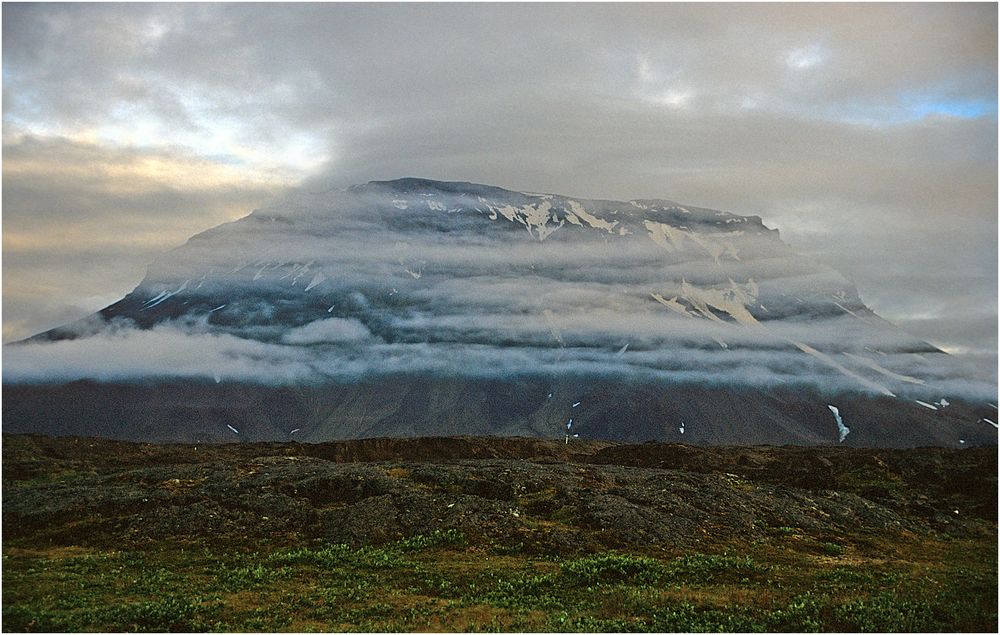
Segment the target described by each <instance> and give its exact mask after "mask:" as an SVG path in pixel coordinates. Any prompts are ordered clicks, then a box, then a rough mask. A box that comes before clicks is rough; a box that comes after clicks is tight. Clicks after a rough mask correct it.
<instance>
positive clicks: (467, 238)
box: [4, 179, 996, 445]
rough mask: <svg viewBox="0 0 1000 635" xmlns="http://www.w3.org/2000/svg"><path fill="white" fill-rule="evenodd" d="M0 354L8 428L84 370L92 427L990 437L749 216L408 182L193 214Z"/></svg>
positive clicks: (921, 346)
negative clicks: (198, 229) (94, 409)
mask: <svg viewBox="0 0 1000 635" xmlns="http://www.w3.org/2000/svg"><path fill="white" fill-rule="evenodd" d="M42 350H46V351H55V352H57V353H58V352H60V351H62V352H66V351H78V352H77V353H75V354H68V355H64V356H60V355H55V356H49V357H44V356H40V354H39V352H40V351H42ZM88 354H89V357H88ZM5 356H6V357H7V360H5V361H8V364H6V366H8V368H11V367H12V368H13V370H12V371H11V372H6V371H7V370H8V369H5V372H6V374H5V381H6V382H7V383H8V390H7V392H8V393H9V392H10V390H12V389H16V391H17V395H22V393H23V395H24V398H23V399H16V400H15V404H14V405H13V406H12V407H11V408H8V406H7V404H6V403H5V406H4V416H5V426H10V425H11V423H10V421H9V420H8V418H9V417H10V418H12V419H11V420H12V421H13V422H14V423H13V425H15V426H20V427H23V428H24V429H37V428H38V423H37V420H38V417H37V416H35V415H34V414H32V413H33V412H34V411H36V410H37V409H39V408H43V406H42V405H41V404H43V403H54V402H56V401H59V397H58V395H63V394H67V392H66V390H67V389H66V388H65V387H60V386H52V385H51V384H52V382H56V383H58V384H60V385H61V384H64V383H65V382H69V381H84V382H86V381H87V380H93V379H97V380H100V381H101V382H103V383H99V384H88V383H83V384H75V390H78V391H83V392H84V393H87V394H88V395H89V396H88V397H87V399H98V400H101V401H103V402H105V403H118V402H116V399H117V397H113V396H112V393H113V394H115V395H119V397H120V404H121V409H122V410H121V412H118V413H117V414H115V415H114V416H112V417H107V418H105V419H102V420H103V421H104V423H101V424H99V425H98V424H97V423H94V422H93V418H91V420H92V422H91V423H90V424H87V425H88V426H90V428H94V432H95V433H100V434H111V435H114V436H124V437H127V438H165V439H175V438H178V439H192V440H193V439H197V438H205V439H212V438H216V437H218V438H220V439H224V438H245V437H246V436H247V435H249V436H250V437H253V438H258V439H269V438H289V437H290V435H292V434H297V435H300V436H299V437H298V438H302V439H309V440H321V439H330V438H344V437H358V436H399V435H402V436H409V435H428V434H532V435H540V436H563V435H565V434H569V435H574V434H580V435H581V436H585V435H586V436H592V437H600V438H612V439H628V440H644V439H646V438H658V439H664V438H676V439H682V440H688V441H693V442H702V443H762V442H767V443H784V442H792V443H807V444H812V443H830V442H832V443H837V442H845V443H860V444H868V445H881V444H892V445H899V444H902V445H913V444H924V443H933V444H947V445H951V444H956V445H964V444H967V443H983V442H995V438H996V437H995V428H994V427H993V426H992V425H991V424H990V422H992V421H995V419H996V416H995V410H991V409H990V407H989V406H988V405H987V401H988V399H989V394H990V391H992V393H993V394H995V386H992V387H990V386H988V385H985V386H984V385H975V384H974V383H972V384H970V383H969V382H968V381H967V380H966V378H962V377H960V376H958V374H957V373H956V372H955V371H954V370H953V369H952V368H951V367H950V366H949V361H948V359H947V356H945V355H943V354H942V353H940V351H937V350H936V349H935V348H934V347H932V346H930V345H928V344H926V343H924V342H921V341H919V340H917V339H915V338H913V337H911V336H909V335H907V334H905V333H903V332H901V331H900V330H898V329H897V328H895V327H893V326H892V325H891V324H889V323H887V322H885V321H884V320H882V319H881V318H879V317H878V316H877V315H875V314H874V313H873V312H872V311H871V310H870V309H868V308H867V307H866V306H865V305H864V304H863V302H862V301H861V299H860V298H859V297H858V294H857V291H856V289H855V288H854V286H853V285H852V284H851V283H850V282H849V281H847V280H846V279H844V278H843V277H842V276H841V275H839V274H838V273H837V272H835V271H833V270H832V269H830V268H828V267H825V266H822V265H819V264H817V263H814V262H811V261H810V260H808V259H806V258H803V257H801V256H799V255H797V254H795V253H794V252H792V251H791V250H790V249H789V248H788V247H787V246H786V245H785V244H784V243H782V242H781V240H780V238H779V236H778V232H777V231H775V230H772V229H769V228H767V227H765V226H764V225H763V223H762V222H761V220H760V219H759V218H757V217H743V216H735V215H732V214H728V213H725V212H719V211H714V210H707V209H700V208H694V207H689V206H682V205H679V204H676V203H673V202H670V201H664V200H634V201H628V202H613V201H589V200H580V199H572V198H567V197H563V196H557V195H550V194H529V193H521V192H512V191H508V190H503V189H500V188H496V187H490V186H485V185H475V184H469V183H442V182H436V181H428V180H422V179H401V180H397V181H389V182H372V183H368V184H366V185H361V186H355V187H351V188H348V189H346V190H341V191H335V192H325V193H304V192H303V193H299V194H297V195H296V196H294V197H292V198H290V199H289V200H288V201H286V202H285V203H284V204H282V205H280V206H278V207H275V208H273V209H266V210H258V211H256V212H254V213H253V214H251V215H249V216H247V217H245V218H243V219H241V220H239V221H236V222H233V223H229V224H226V225H222V226H219V227H216V228H214V229H211V230H209V231H206V232H203V233H202V234H199V235H197V236H195V237H193V238H192V239H191V240H189V241H188V242H187V243H186V244H185V245H183V246H181V247H179V248H178V249H175V250H173V251H172V252H170V253H168V254H165V255H164V256H163V257H162V258H160V259H159V260H157V261H156V262H155V263H153V265H151V266H150V269H149V272H148V275H147V276H146V278H145V279H144V280H143V281H142V282H141V283H140V285H139V286H138V287H136V289H135V290H134V291H133V292H132V293H130V294H128V295H127V296H126V297H125V298H123V299H122V300H121V301H119V302H117V303H115V304H113V305H111V306H109V307H107V308H105V309H103V310H102V311H101V312H100V313H99V314H97V315H95V316H92V317H91V318H88V319H87V320H84V321H82V322H80V323H77V324H73V325H69V326H67V327H63V328H59V329H54V330H52V331H49V332H47V333H43V334H41V335H39V336H36V337H35V338H33V339H32V340H30V341H29V342H26V343H24V344H22V345H20V346H16V347H9V348H8V350H7V351H6V353H5ZM67 358H68V359H69V360H70V361H69V362H68V363H64V362H65V360H66V359H67ZM46 360H48V361H46ZM88 360H89V361H88ZM11 362H12V364H11ZM40 382H41V383H45V384H47V385H44V386H34V385H33V384H37V383H40ZM150 382H152V383H150ZM123 386H128V387H130V388H128V389H127V390H126V389H123V388H122V387H123ZM122 390H126V393H129V394H131V395H132V397H127V396H121V395H122V392H121V391H122ZM41 394H45V395H47V396H45V397H44V398H41V397H39V396H38V395H41ZM30 395H33V396H30ZM157 395H159V396H157ZM237 395H240V396H237ZM984 395H985V396H984ZM53 400H54V401H53ZM7 401H10V400H9V399H8V400H7ZM960 402H961V403H960ZM29 403H30V404H32V405H30V406H27V405H25V404H29ZM275 403H283V404H285V406H283V407H273V404H275ZM171 404H172V405H171ZM253 404H258V405H253ZM248 409H249V410H248ZM72 410H73V409H72V408H69V411H68V412H71V411H72ZM249 411H252V412H253V413H252V414H248V412H249ZM143 412H145V413H146V414H145V415H142V414H141V413H143ZM154 412H155V413H157V414H155V415H153V414H152V413H154ZM130 413H131V414H130ZM240 413H242V414H240ZM991 415H992V416H991ZM143 416H144V417H146V418H145V423H139V422H137V420H136V418H137V417H143ZM55 419H58V417H55ZM49 420H50V421H51V420H53V418H52V417H50V418H49ZM150 422H153V423H150ZM195 422H196V423H195ZM47 425H49V426H50V428H51V427H52V425H53V424H51V422H50V423H49V424H47ZM59 425H60V426H63V427H65V428H66V431H69V432H77V433H79V432H86V429H84V430H80V429H79V425H80V424H74V423H72V421H70V420H69V419H67V420H66V422H64V424H59ZM8 429H9V428H8ZM60 429H61V428H60ZM87 429H89V428H87ZM293 431H294V432H293Z"/></svg>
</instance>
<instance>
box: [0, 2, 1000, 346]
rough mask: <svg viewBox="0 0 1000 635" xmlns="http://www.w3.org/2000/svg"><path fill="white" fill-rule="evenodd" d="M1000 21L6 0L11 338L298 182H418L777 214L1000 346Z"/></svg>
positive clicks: (925, 13)
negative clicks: (997, 328)
mask: <svg viewBox="0 0 1000 635" xmlns="http://www.w3.org/2000/svg"><path fill="white" fill-rule="evenodd" d="M996 11H997V9H996V6H995V5H990V4H972V5H970V4H964V5H963V4H951V5H934V4H926V5H923V4H921V5H914V4H893V5H877V4H871V5H865V6H863V7H856V6H847V5H803V6H797V5H796V6H784V5H783V6H766V5H747V6H739V7H733V6H728V5H725V6H724V5H718V6H715V5H698V4H695V5H684V4H650V5H609V6H608V5H600V4H593V5H586V6H568V5H567V6H563V5H516V6H514V5H511V6H491V5H461V4H453V5H322V4H317V5H308V4H307V5H294V6H291V5H288V6H286V5H281V6H268V5H238V4H223V5H210V4H205V5H199V4H192V5H188V4H177V5H162V4H150V5H143V4H136V5H60V4H52V5H33V4H23V5H22V4H10V5H5V6H4V7H3V12H4V20H3V25H4V26H3V29H4V33H3V36H4V37H3V49H4V50H3V53H4V56H3V57H4V132H5V135H7V137H8V138H5V148H4V155H5V156H4V159H5V162H4V166H5V167H4V172H5V173H4V185H5V188H4V189H5V190H6V191H7V196H6V197H5V200H4V212H5V214H4V216H5V218H4V220H5V221H7V222H6V223H5V227H4V240H5V244H4V251H5V254H4V255H5V262H4V264H5V265H7V267H6V268H5V273H4V287H5V288H4V291H5V293H4V295H5V299H7V300H8V303H7V304H8V312H7V313H6V314H5V324H4V328H5V339H9V338H11V337H15V336H20V335H24V334H27V333H28V332H31V331H33V330H41V329H42V328H44V327H47V326H51V325H54V324H55V323H56V322H58V321H60V320H63V319H64V317H63V316H68V315H73V314H75V315H78V316H82V315H84V314H85V313H86V312H87V311H89V310H92V308H97V307H96V305H95V304H94V302H95V300H93V299H94V298H106V297H108V296H109V295H110V294H113V292H114V291H117V292H118V293H124V292H125V291H127V290H128V289H129V288H130V287H131V286H132V285H133V284H134V283H135V282H136V281H138V279H139V278H140V277H141V266H142V264H144V263H145V262H148V261H149V260H150V259H151V257H152V255H153V254H154V253H155V252H156V251H162V250H165V249H167V248H169V247H172V246H174V245H176V244H179V243H180V242H182V241H183V240H184V239H185V238H186V237H187V236H188V235H190V234H191V233H194V232H195V231H198V230H200V229H203V228H205V227H208V226H211V225H212V224H215V223H217V222H221V221H223V220H229V219H232V218H235V217H237V216H239V215H242V214H243V213H245V212H248V211H250V209H252V208H253V207H257V206H260V205H261V204H262V203H263V202H264V201H265V200H266V199H267V198H268V197H269V196H270V195H271V194H272V193H273V192H274V191H275V190H277V189H280V188H281V187H283V186H284V184H286V183H287V182H289V181H293V180H298V179H303V178H307V177H312V178H310V179H309V180H307V181H306V184H305V187H306V189H311V190H313V191H324V190H327V189H329V188H330V187H331V186H338V187H339V186H346V185H350V184H353V183H359V182H365V181H368V180H371V179H378V178H394V177H398V176H404V175H418V176H428V177H433V178H442V179H450V180H469V181H476V182H486V183H494V184H498V185H505V186H510V187H514V188H517V189H521V190H532V191H549V192H562V193H566V194H572V195H575V196H589V197H601V198H622V199H627V198H643V197H645V198H649V197H670V198H672V199H675V200H679V201H682V202H684V203H691V204H700V205H704V206H707V207H713V208H721V209H727V210H731V211H734V212H737V213H742V214H757V215H761V216H763V217H764V218H765V219H766V220H767V221H768V223H769V224H770V225H771V226H774V227H778V228H780V229H781V230H782V232H783V235H784V236H785V237H786V239H787V240H788V241H789V242H790V243H791V244H792V245H793V246H795V247H796V248H800V249H803V250H804V251H807V252H808V253H809V255H810V256H812V257H815V258H818V259H819V260H821V261H822V262H825V263H827V264H830V265H832V266H834V267H835V268H837V269H838V270H841V271H843V272H844V273H845V274H846V275H848V277H850V278H852V279H854V280H855V281H856V282H857V283H858V285H859V287H860V288H861V291H862V295H863V297H864V298H865V299H866V300H868V301H869V303H870V304H871V305H873V307H874V308H875V309H876V310H877V311H879V312H880V313H884V314H886V315H888V316H890V317H892V318H894V319H898V320H907V319H912V320H915V319H918V318H919V319H924V318H921V317H920V316H927V315H930V316H931V317H928V318H927V319H928V320H931V322H924V323H923V324H924V326H925V327H926V328H925V330H924V331H923V332H925V333H931V332H932V331H934V329H939V330H938V331H936V333H938V334H939V335H938V336H937V337H935V338H932V339H934V341H935V342H941V343H942V344H945V345H949V346H953V347H961V348H963V349H968V350H972V349H976V350H982V349H983V348H986V349H989V348H990V347H992V349H993V350H995V348H996V344H995V339H993V340H990V341H983V340H982V339H981V338H980V337H979V336H978V335H976V336H972V335H971V333H973V332H974V333H982V332H984V331H985V330H987V328H986V327H988V326H990V325H991V324H995V320H996V317H995V315H996V312H995V307H996V286H997V284H996V283H997V281H996V273H995V272H996V239H995V237H996V195H997V191H996V170H997V163H996V156H997V147H996V138H997V135H996V130H997V128H996V126H997V123H996V91H997V62H996V60H997V48H996V47H997V44H996V42H997V37H996V36H997V33H996V15H997V14H996ZM455 60H462V63H461V64H456V63H455ZM970 104H971V106H970ZM12 133H14V135H15V136H14V137H11V134H12ZM18 134H20V135H28V136H27V137H25V138H24V139H33V140H34V141H33V142H32V143H34V145H32V143H29V142H28V141H25V140H22V139H21V138H19V137H17V136H16V135H18ZM84 148H86V150H82V149H84ZM18 153H23V155H24V156H19V155H18ZM8 154H10V157H14V158H15V159H16V160H17V161H19V163H17V164H13V163H12V164H10V165H11V167H12V169H11V170H10V171H8V161H9V160H10V158H9V157H8ZM28 154H32V156H34V157H35V159H32V160H36V159H37V160H42V159H38V157H42V158H43V159H44V162H43V163H37V167H38V169H37V170H35V171H34V172H32V173H30V174H26V173H25V172H23V170H24V169H26V168H24V166H26V165H29V164H30V162H29V161H27V158H26V157H27V155H28ZM150 161H152V163H150ZM157 162H160V163H157ZM164 164H165V165H166V167H162V166H163V165H164ZM18 166H21V167H18ZM80 166H99V167H100V170H99V171H100V174H95V173H94V171H93V170H90V171H89V172H88V169H81V167H80ZM141 166H145V167H143V168H142V169H139V168H140V167H141ZM158 166H159V167H158ZM46 175H47V176H46ZM95 180H96V182H97V183H98V184H99V187H98V188H97V189H98V191H97V192H95V191H93V190H94V189H95V188H94V187H92V186H91V185H90V184H91V183H92V182H95ZM19 183H20V185H19ZM19 191H20V192H21V194H20V195H19V194H18V192H19ZM224 210H225V211H224ZM61 228H69V229H70V231H61ZM57 236H59V237H60V238H59V239H58V240H56V238H55V237H57ZM109 243H110V244H109ZM17 245H20V246H21V247H20V248H18V247H17ZM28 245H36V246H37V247H36V248H35V249H28V248H27V247H26V246H28ZM42 245H45V246H42ZM74 251H75V252H76V255H75V256H73V255H72V253H71V252H74ZM53 253H58V254H59V255H58V256H56V262H52V263H51V264H48V265H45V266H43V267H42V268H40V269H38V271H39V272H40V274H44V275H36V274H35V273H33V271H34V269H33V267H35V265H36V264H38V263H40V262H41V261H43V260H44V259H45V256H46V255H47V254H49V255H50V254H53ZM101 253H104V254H106V262H107V263H108V264H105V265H103V266H101V267H100V268H99V269H98V268H97V266H96V265H92V264H88V261H87V259H88V258H89V259H91V260H92V259H93V254H101ZM71 256H72V257H71ZM8 268H9V269H10V272H9V273H8V272H7V271H8ZM88 269H89V273H88V276H87V278H86V279H83V276H81V275H79V273H78V272H79V271H80V270H88ZM126 272H129V273H128V274H127V275H126ZM946 281H949V282H950V283H949V282H946ZM15 289H22V290H23V291H21V292H15V291H14V290H15ZM31 289H35V290H37V297H33V296H32V295H31V292H30V290H31ZM8 293H9V294H10V295H9V296H8ZM42 295H45V296H46V299H45V300H44V301H43V300H42V299H41V296H42ZM52 298H66V299H65V301H59V300H54V299H52ZM88 298H90V299H91V300H87V299H88ZM85 300H87V301H85ZM976 303H981V304H982V305H987V306H990V307H992V310H991V311H986V312H981V311H978V310H970V311H969V312H967V313H965V314H966V315H980V316H982V317H983V320H984V321H983V322H981V323H980V324H979V326H978V327H976V328H975V329H973V330H972V331H962V330H958V329H954V328H951V327H950V326H949V324H948V318H946V317H945V316H946V314H947V312H946V311H945V309H944V308H943V307H945V306H953V307H955V306H959V307H962V311H963V312H965V311H966V307H968V306H969V305H970V304H976ZM929 305H934V306H935V307H937V308H935V309H934V310H933V311H927V310H924V309H925V308H926V307H927V306H929ZM75 307H78V308H79V309H81V310H82V312H81V311H76V309H75ZM32 324H34V325H36V326H35V327H34V328H33V327H31V326H30V325H32ZM928 337H930V336H929V335H928Z"/></svg>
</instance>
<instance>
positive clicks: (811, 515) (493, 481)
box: [3, 435, 997, 553]
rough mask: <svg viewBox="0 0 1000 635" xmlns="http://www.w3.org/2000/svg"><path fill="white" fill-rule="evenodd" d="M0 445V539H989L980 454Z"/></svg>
mask: <svg viewBox="0 0 1000 635" xmlns="http://www.w3.org/2000/svg"><path fill="white" fill-rule="evenodd" d="M3 441H4V446H3V452H4V456H3V459H4V461H3V482H4V486H3V487H4V505H3V522H4V530H5V533H4V540H5V541H11V540H13V541H16V540H21V539H30V540H31V541H43V542H45V543H48V542H50V541H51V542H52V543H53V544H91V545H109V544H114V545H121V544H126V543H143V542H144V541H147V540H156V539H164V538H177V539H186V538H197V537H203V536H211V537H212V539H213V540H215V541H222V542H226V543H230V542H231V543H232V544H253V542H254V541H257V540H267V541H272V542H274V541H277V542H278V543H280V542H281V541H282V540H285V539H292V538H294V539H296V540H298V539H303V538H310V537H313V538H320V539H323V540H325V541H329V542H349V543H353V544H370V543H381V542H385V541H389V540H394V539H398V538H400V537H403V536H410V535H415V534H422V533H428V532H430V531H432V530H435V529H447V528H456V529H460V530H461V531H463V532H464V533H465V534H466V535H468V536H469V537H470V539H471V540H472V541H474V542H477V543H478V542H482V543H486V544H516V543H523V544H524V545H527V546H528V547H529V548H532V549H538V550H541V551H546V552H550V553H551V552H556V553H559V552H567V551H581V550H590V549H603V548H607V547H642V548H657V547H663V548H670V547H684V546H691V545H693V544H695V543H702V544H713V543H718V544H723V543H732V542H733V541H739V540H748V541H749V540H754V539H755V538H757V537H759V536H761V535H762V532H766V531H768V529H767V528H777V527H792V528H800V529H801V530H803V531H806V532H808V533H809V534H810V535H813V536H826V537H827V538H828V539H830V540H833V539H835V538H837V537H839V536H845V535H848V534H850V535H851V536H854V537H855V538H853V539H857V537H858V536H864V535H868V536H869V537H870V539H872V540H878V539H879V538H880V537H884V536H886V535H888V534H887V533H886V532H889V533H891V534H892V535H895V534H897V533H900V532H904V533H905V532H912V533H914V534H916V535H920V536H924V537H932V536H941V535H943V534H950V535H953V536H986V535H990V532H994V533H995V531H996V513H997V509H996V496H997V478H996V474H997V457H996V452H995V450H994V449H985V448H984V449H973V450H964V451H957V450H945V449H922V450H905V451H904V450H896V451H891V450H854V449H848V448H830V449H820V448H811V449H810V448H714V449H706V448H695V447H691V446H679V445H667V444H645V445H641V446H626V445H616V444H607V443H571V444H569V445H565V444H563V443H559V442H552V441H542V440H537V439H514V438H512V439H482V438H449V439H443V438H436V439H410V440H406V439H394V440H393V439H373V440H363V441H354V442H340V443H324V444H316V445H310V444H306V445H298V444H274V443H271V444H241V445H228V446H220V445H208V446H205V445H199V446H181V445H167V446H160V445H148V444H147V445H139V444H130V443H121V442H113V441H102V440H95V439H52V438H45V437H39V436H12V435H4V439H3Z"/></svg>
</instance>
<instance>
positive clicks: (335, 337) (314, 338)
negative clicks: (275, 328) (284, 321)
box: [281, 318, 371, 344]
mask: <svg viewBox="0 0 1000 635" xmlns="http://www.w3.org/2000/svg"><path fill="white" fill-rule="evenodd" d="M369 337H371V332H370V331H369V330H368V329H367V328H366V327H365V325H364V324H362V323H361V322H359V321H357V320H350V319H348V320H345V319H342V318H329V319H326V320H316V321H315V322H310V323H308V324H306V325H305V326H300V327H297V328H294V329H291V330H289V331H287V332H286V333H285V334H284V335H282V337H281V340H282V341H283V342H285V343H286V344H321V343H336V342H357V341H361V340H364V339H367V338H369Z"/></svg>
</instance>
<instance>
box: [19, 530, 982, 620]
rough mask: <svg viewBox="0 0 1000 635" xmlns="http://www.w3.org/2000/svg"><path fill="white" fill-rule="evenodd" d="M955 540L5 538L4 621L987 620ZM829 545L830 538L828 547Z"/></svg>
mask: <svg viewBox="0 0 1000 635" xmlns="http://www.w3.org/2000/svg"><path fill="white" fill-rule="evenodd" d="M985 542H986V541H982V543H983V544H979V543H976V542H972V541H968V540H945V541H934V542H928V541H926V540H919V539H917V538H916V537H913V539H912V540H904V541H897V542H894V543H881V544H876V543H872V544H869V545H867V546H866V548H863V549H862V548H858V547H857V546H846V547H845V546H839V545H835V544H834V543H824V542H816V541H813V540H810V539H809V537H808V536H806V535H804V534H801V533H799V532H797V531H796V530H795V528H787V527H780V528H773V529H770V530H768V531H767V532H765V534H764V535H763V536H762V538H761V539H760V540H759V541H757V542H756V543H754V544H750V545H745V546H744V548H741V549H739V550H738V551H737V550H731V551H728V552H719V553H711V554H709V553H690V554H686V555H670V554H665V553H661V554H649V553H647V554H639V553H623V552H605V553H598V554H591V555H584V556H579V557H556V558H549V557H539V556H537V555H528V554H522V553H517V552H516V551H517V550H516V549H512V548H510V547H505V548H482V547H470V546H468V544H467V541H466V539H465V536H464V535H463V534H461V533H460V532H456V531H442V532H436V533H433V534H430V535H421V536H416V537H411V538H408V539H405V540H401V541H398V542H395V543H391V544H388V545H385V546H382V547H378V548H376V547H363V548H352V547H348V546H346V545H339V544H328V545H323V544H313V545H308V546H291V547H285V548H276V549H272V550H269V551H254V550H253V549H252V548H250V546H249V545H226V546H225V547H221V546H219V545H211V546H210V545H207V544H177V543H161V544H151V545H149V547H148V548H145V549H143V550H141V551H106V550H90V549H84V548H74V547H59V548H53V549H48V550H46V549H27V548H18V547H8V548H5V549H4V555H3V583H4V584H3V604H4V610H3V628H4V630H5V631H307V632H308V631H427V630H431V631H653V632H669V631H674V632H676V631H786V632H787V631H804V632H812V631H866V632H867V631H991V630H995V628H996V611H997V604H996V588H997V587H996V580H997V578H996V575H997V571H996V562H995V560H993V561H989V559H987V560H984V559H983V558H981V557H979V556H978V555H977V554H982V553H984V552H986V551H987V550H988V549H989V548H990V545H988V544H985ZM834 546H837V547H839V548H837V549H834V548H833V547H834Z"/></svg>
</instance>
